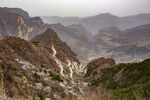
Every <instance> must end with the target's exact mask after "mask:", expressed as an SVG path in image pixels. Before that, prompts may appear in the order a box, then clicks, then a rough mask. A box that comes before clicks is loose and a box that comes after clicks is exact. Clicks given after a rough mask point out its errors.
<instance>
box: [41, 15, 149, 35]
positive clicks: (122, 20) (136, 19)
mask: <svg viewBox="0 0 150 100" xmlns="http://www.w3.org/2000/svg"><path fill="white" fill-rule="evenodd" d="M41 18H42V19H43V21H44V22H45V23H49V24H54V23H62V24H63V25H65V26H68V25H71V24H82V25H84V26H85V28H86V29H87V30H88V31H89V32H92V33H93V34H97V32H98V31H99V30H100V29H102V28H105V27H118V28H119V29H120V30H126V29H129V28H133V27H136V26H140V25H144V24H149V23H150V20H149V19H150V14H148V13H147V14H146V13H145V14H138V15H132V16H125V17H118V16H115V15H112V14H110V13H102V14H98V15H95V16H89V17H84V18H79V17H64V18H63V17H57V16H44V17H41Z"/></svg>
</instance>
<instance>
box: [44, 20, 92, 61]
mask: <svg viewBox="0 0 150 100" xmlns="http://www.w3.org/2000/svg"><path fill="white" fill-rule="evenodd" d="M47 27H50V28H52V29H53V30H55V31H56V32H57V33H58V35H59V37H60V38H61V39H62V40H63V41H64V42H66V43H67V44H68V45H69V46H70V47H71V48H72V50H73V51H74V52H75V53H76V54H77V55H78V58H79V59H80V60H81V61H82V62H85V61H87V59H88V53H89V52H91V50H90V48H91V41H90V40H89V39H88V36H87V34H90V32H88V31H87V30H86V29H85V28H84V26H83V25H81V24H74V25H70V26H63V25H62V24H60V23H58V24H50V25H48V26H47Z"/></svg>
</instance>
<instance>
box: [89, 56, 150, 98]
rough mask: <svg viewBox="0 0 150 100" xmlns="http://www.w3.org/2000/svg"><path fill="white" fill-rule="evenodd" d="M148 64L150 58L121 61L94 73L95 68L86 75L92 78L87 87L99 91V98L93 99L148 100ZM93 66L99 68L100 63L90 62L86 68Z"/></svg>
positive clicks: (149, 79)
mask: <svg viewBox="0 0 150 100" xmlns="http://www.w3.org/2000/svg"><path fill="white" fill-rule="evenodd" d="M149 65H150V59H146V60H144V61H142V62H139V63H128V64H123V63H121V64H118V65H115V66H112V67H104V68H101V70H100V74H99V72H97V74H94V73H95V69H94V70H90V73H91V75H90V76H87V78H90V79H92V80H90V82H89V87H91V88H93V90H97V91H99V92H97V96H99V98H98V99H94V100H99V99H102V100H143V99H147V100H149V99H150V94H149V92H150V87H149V85H150V78H149V74H150V66H149ZM93 67H94V68H95V67H98V68H100V67H101V63H97V62H95V63H93V62H92V65H91V64H90V66H89V68H88V69H90V68H93ZM96 71H98V70H96ZM87 72H88V71H87ZM92 73H93V74H92ZM95 96H96V95H95ZM90 97H91V96H90ZM92 99H93V98H91V100H92Z"/></svg>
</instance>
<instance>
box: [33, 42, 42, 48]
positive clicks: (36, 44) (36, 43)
mask: <svg viewBox="0 0 150 100" xmlns="http://www.w3.org/2000/svg"><path fill="white" fill-rule="evenodd" d="M32 43H33V44H34V45H35V46H37V47H38V45H39V44H40V42H39V41H33V42H32Z"/></svg>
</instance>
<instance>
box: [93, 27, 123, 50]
mask: <svg viewBox="0 0 150 100" xmlns="http://www.w3.org/2000/svg"><path fill="white" fill-rule="evenodd" d="M121 34H122V31H121V30H119V29H118V28H117V27H107V28H103V29H101V30H99V31H98V34H97V35H95V36H94V44H95V45H97V46H101V47H102V48H112V47H117V46H119V45H120V44H119V43H117V42H113V41H111V40H112V39H114V38H119V36H120V35H121Z"/></svg>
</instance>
